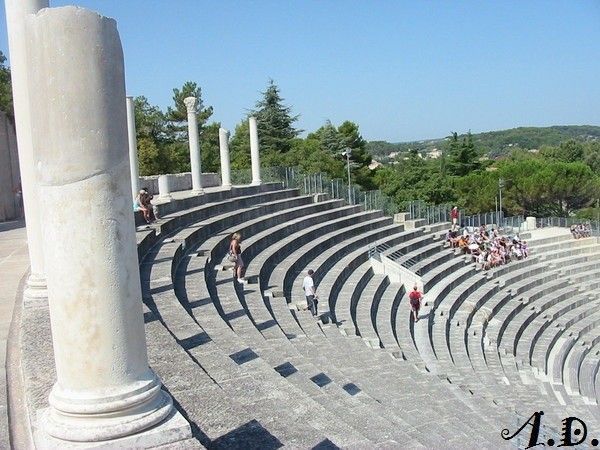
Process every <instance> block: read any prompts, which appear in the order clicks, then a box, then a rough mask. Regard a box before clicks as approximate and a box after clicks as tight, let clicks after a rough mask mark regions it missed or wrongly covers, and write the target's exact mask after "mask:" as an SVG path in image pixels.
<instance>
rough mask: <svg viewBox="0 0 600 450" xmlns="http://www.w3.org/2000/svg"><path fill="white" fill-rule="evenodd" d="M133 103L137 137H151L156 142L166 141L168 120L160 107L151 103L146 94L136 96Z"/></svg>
mask: <svg viewBox="0 0 600 450" xmlns="http://www.w3.org/2000/svg"><path fill="white" fill-rule="evenodd" d="M133 103H134V107H135V131H136V134H137V138H138V139H141V138H150V139H152V140H154V142H155V144H156V143H158V142H160V141H164V140H165V139H166V138H167V136H166V120H165V115H164V114H163V112H162V111H161V110H160V108H159V107H158V106H153V105H150V103H149V102H148V99H147V98H146V97H144V96H139V97H135V98H134V100H133Z"/></svg>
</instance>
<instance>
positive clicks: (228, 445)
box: [206, 420, 330, 450]
mask: <svg viewBox="0 0 600 450" xmlns="http://www.w3.org/2000/svg"><path fill="white" fill-rule="evenodd" d="M281 447H283V444H282V443H281V441H280V440H279V439H277V438H276V437H275V436H273V435H272V434H271V433H269V431H268V430H267V429H266V428H264V427H263V426H262V425H261V424H260V423H259V422H257V421H256V420H251V421H250V422H248V423H245V424H244V425H242V426H241V427H239V428H236V429H235V430H232V431H230V432H229V433H227V434H224V435H223V436H221V437H220V438H218V439H215V440H214V441H212V442H211V443H209V444H208V445H207V446H206V448H208V449H210V450H212V449H228V450H230V449H240V450H241V449H244V450H246V449H256V450H258V449H260V450H271V449H276V448H281ZM319 448H330V447H319Z"/></svg>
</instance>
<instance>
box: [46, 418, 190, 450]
mask: <svg viewBox="0 0 600 450" xmlns="http://www.w3.org/2000/svg"><path fill="white" fill-rule="evenodd" d="M49 409H50V408H46V409H42V410H39V411H38V426H37V427H36V430H35V432H34V441H35V448H36V449H38V450H63V449H65V448H72V449H84V448H85V449H88V448H91V449H102V450H109V449H131V448H153V447H158V446H162V445H168V444H173V443H175V442H179V441H185V440H187V439H190V438H191V437H192V432H191V429H190V424H189V423H188V422H187V421H186V420H185V418H184V417H183V416H182V415H181V413H180V412H179V411H177V410H176V409H174V408H173V411H171V414H169V416H167V418H166V419H165V420H163V421H162V422H161V423H159V424H158V425H155V426H154V427H152V428H149V429H147V430H145V431H142V432H140V433H136V434H132V435H129V436H125V437H121V438H117V439H110V440H104V441H95V442H74V441H67V440H62V439H58V438H56V437H54V436H51V435H50V434H48V432H47V431H46V430H45V429H44V423H45V422H44V421H45V420H46V418H47V416H48V414H49Z"/></svg>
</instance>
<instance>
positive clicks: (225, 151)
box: [219, 128, 231, 188]
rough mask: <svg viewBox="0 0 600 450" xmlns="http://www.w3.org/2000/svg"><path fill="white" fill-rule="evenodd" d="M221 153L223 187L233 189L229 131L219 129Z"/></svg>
mask: <svg viewBox="0 0 600 450" xmlns="http://www.w3.org/2000/svg"><path fill="white" fill-rule="evenodd" d="M219 153H220V155H221V186H223V187H224V188H231V168H230V163H229V131H227V130H226V129H225V128H219Z"/></svg>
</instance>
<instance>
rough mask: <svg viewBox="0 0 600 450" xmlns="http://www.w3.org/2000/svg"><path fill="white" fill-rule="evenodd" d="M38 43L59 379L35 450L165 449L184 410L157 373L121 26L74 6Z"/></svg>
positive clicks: (35, 83) (34, 60) (43, 27)
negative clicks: (85, 446)
mask: <svg viewBox="0 0 600 450" xmlns="http://www.w3.org/2000/svg"><path fill="white" fill-rule="evenodd" d="M27 32H28V34H29V36H30V46H29V48H30V49H31V50H32V51H31V54H30V59H29V64H28V74H29V86H30V92H31V95H32V97H31V98H32V103H31V105H32V106H33V105H35V108H34V109H33V108H32V113H33V117H32V119H33V123H34V124H35V127H34V129H33V139H34V148H36V153H35V157H36V167H37V175H38V179H39V183H40V188H41V189H42V190H43V192H44V201H45V203H46V204H47V205H49V206H50V207H47V208H45V212H44V217H45V220H44V244H45V247H44V250H45V254H46V257H47V262H48V264H47V266H46V267H47V277H48V300H49V312H50V320H51V323H52V340H53V346H54V358H55V363H56V377H57V381H56V383H55V385H54V387H53V388H52V391H51V393H50V397H49V403H50V408H48V409H47V410H46V411H45V412H43V413H41V414H40V426H41V430H44V431H39V432H38V433H46V434H43V435H41V434H38V435H37V437H36V447H38V448H40V447H43V448H45V447H48V446H50V447H53V448H54V447H58V446H60V445H58V444H56V443H55V444H51V445H50V444H49V443H48V439H50V440H52V439H54V440H55V441H57V442H62V441H77V442H88V443H89V442H97V441H110V440H113V439H116V438H124V439H127V438H128V437H130V439H131V440H132V441H130V442H129V443H128V444H127V443H123V440H121V441H119V442H118V444H115V445H119V446H121V448H122V446H125V447H127V446H129V447H136V448H143V447H150V446H153V445H159V444H158V443H159V442H160V443H164V440H165V439H167V441H168V440H169V439H173V433H171V434H170V433H169V432H167V433H166V434H165V433H164V432H163V433H160V434H156V431H155V430H156V429H157V428H153V430H154V431H152V430H149V431H145V430H148V429H149V428H151V427H154V426H155V425H157V424H159V423H161V422H162V421H164V420H165V419H166V418H167V417H170V419H169V421H170V420H172V419H171V418H172V417H174V416H170V415H172V414H173V413H174V408H173V403H172V399H171V397H170V396H169V395H168V394H167V393H166V392H165V391H163V390H161V382H160V380H159V379H158V378H157V376H156V375H155V374H154V372H153V371H152V370H151V369H150V368H149V367H148V357H147V352H146V339H145V333H144V320H143V314H142V299H141V289H140V275H139V269H138V259H137V251H136V240H135V228H134V226H133V211H132V208H131V202H130V201H129V195H130V193H131V182H130V171H129V169H130V164H129V155H128V150H127V113H126V104H125V74H124V64H123V53H122V48H121V42H120V39H119V34H118V32H117V28H116V22H115V21H114V20H112V19H108V18H105V17H102V16H99V15H98V14H97V13H95V12H91V11H88V10H86V9H83V8H77V7H73V6H67V7H62V8H50V9H44V10H42V11H40V12H39V13H38V14H37V15H36V16H31V17H30V18H29V19H28V29H27ZM42 144H43V145H42ZM169 421H167V422H169ZM164 426H165V425H164V423H163V424H161V425H160V426H159V427H158V428H160V427H164ZM142 432H144V433H142ZM136 433H137V434H136ZM182 433H183V434H185V433H186V432H185V430H184V431H183V432H182ZM134 434H135V436H132V435H134ZM187 434H188V435H189V426H188V429H187ZM149 436H150V437H149ZM179 438H180V437H179V436H178V437H177V439H179ZM151 444H152V445H151ZM107 445H108V446H109V447H110V444H107ZM67 446H68V445H67Z"/></svg>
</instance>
